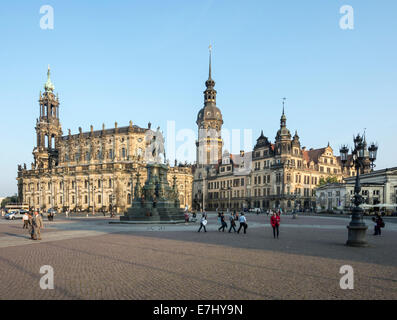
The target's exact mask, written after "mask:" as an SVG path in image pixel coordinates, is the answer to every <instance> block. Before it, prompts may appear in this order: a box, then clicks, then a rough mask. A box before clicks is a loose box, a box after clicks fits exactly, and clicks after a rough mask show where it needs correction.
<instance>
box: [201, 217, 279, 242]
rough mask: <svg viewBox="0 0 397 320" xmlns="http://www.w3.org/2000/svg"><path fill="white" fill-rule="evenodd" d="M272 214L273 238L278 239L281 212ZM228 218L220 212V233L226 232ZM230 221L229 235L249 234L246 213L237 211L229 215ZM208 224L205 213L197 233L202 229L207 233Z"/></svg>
mask: <svg viewBox="0 0 397 320" xmlns="http://www.w3.org/2000/svg"><path fill="white" fill-rule="evenodd" d="M269 213H271V217H270V225H271V226H272V228H273V237H274V238H277V239H278V236H279V233H280V232H279V227H280V222H281V218H280V215H281V212H280V211H278V212H276V211H275V212H272V211H270V212H268V215H269ZM226 220H227V218H226V217H225V214H224V213H223V212H219V213H218V222H219V223H220V227H219V228H218V231H219V232H220V231H222V232H225V230H226V229H227V228H228V224H227V222H226ZM228 220H229V223H230V227H229V231H228V232H229V233H231V232H232V230H233V231H234V232H235V233H240V231H241V230H243V232H244V233H247V228H248V224H247V218H246V217H245V214H244V212H241V213H240V214H238V213H237V212H236V211H234V212H229V215H228ZM237 221H238V222H239V223H240V225H239V228H238V230H236V226H237V225H236V222H237ZM207 224H208V220H207V213H206V212H205V211H203V213H202V215H201V219H200V227H199V229H198V231H197V232H200V231H201V230H202V229H203V230H204V232H207V228H206V226H207Z"/></svg>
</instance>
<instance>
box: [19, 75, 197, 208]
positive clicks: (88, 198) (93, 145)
mask: <svg viewBox="0 0 397 320" xmlns="http://www.w3.org/2000/svg"><path fill="white" fill-rule="evenodd" d="M44 90H45V91H44V92H43V93H41V92H40V96H39V108H40V112H39V113H40V117H39V118H38V119H37V120H36V135H37V146H36V147H35V148H34V149H33V157H34V162H32V164H31V166H30V168H27V167H26V164H24V165H23V166H22V165H19V166H18V177H17V181H18V196H19V201H20V202H21V203H25V204H27V205H28V206H29V208H30V209H40V210H48V209H50V208H54V209H56V210H59V211H67V210H68V211H72V212H82V211H86V212H93V213H95V212H109V211H113V212H117V213H122V212H125V211H126V210H127V209H128V207H130V206H131V203H132V199H133V194H134V190H133V185H134V183H133V182H136V177H137V176H138V177H140V179H141V183H142V184H143V183H144V182H145V181H146V161H145V152H146V148H147V147H148V146H147V141H146V140H145V135H146V133H147V132H148V131H149V130H151V124H150V123H149V124H148V127H147V128H141V127H139V126H137V125H135V124H133V123H132V121H130V122H129V125H128V126H124V127H119V126H118V124H117V122H116V123H115V124H114V128H105V125H102V129H101V130H94V128H93V126H91V127H90V131H88V132H83V130H82V129H81V127H80V128H79V132H78V133H77V134H72V133H71V131H70V129H69V130H68V134H67V135H63V132H62V127H61V122H60V117H59V108H60V102H59V97H58V95H55V94H54V90H55V88H54V85H53V84H52V82H51V79H50V69H49V68H48V72H47V82H46V83H45V85H44ZM174 177H176V181H177V188H178V193H179V200H180V204H181V207H185V206H186V205H188V206H189V208H190V207H191V203H192V183H193V175H192V167H191V166H189V165H182V164H179V165H177V163H176V162H175V166H174V167H171V166H169V172H168V179H169V180H170V181H169V183H170V184H172V183H173V178H174Z"/></svg>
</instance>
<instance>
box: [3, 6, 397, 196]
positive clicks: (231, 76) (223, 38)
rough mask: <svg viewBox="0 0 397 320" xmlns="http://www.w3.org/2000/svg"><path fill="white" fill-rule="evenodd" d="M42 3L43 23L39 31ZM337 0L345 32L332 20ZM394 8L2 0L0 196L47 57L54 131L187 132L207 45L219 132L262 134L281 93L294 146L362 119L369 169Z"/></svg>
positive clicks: (347, 135)
mask: <svg viewBox="0 0 397 320" xmlns="http://www.w3.org/2000/svg"><path fill="white" fill-rule="evenodd" d="M47 4H48V5H51V6H53V8H54V10H55V16H54V18H55V19H54V22H55V24H54V30H42V29H40V26H39V21H40V18H41V15H40V13H39V10H40V7H41V6H42V5H47ZM344 4H349V5H351V6H352V7H353V8H354V14H355V15H354V18H355V20H354V30H342V29H340V28H339V19H340V17H341V14H340V13H339V8H340V7H341V6H342V5H344ZM396 13H397V2H396V1H394V0H390V1H364V0H345V1H338V0H327V1H320V0H311V1H309V0H307V1H295V0H289V1H286V0H284V1H282V0H281V1H280V0H277V1H276V0H274V1H265V0H257V1H250V0H245V1H241V0H240V1H234V0H203V1H186V0H178V1H174V0H161V1H160V0H158V1H153V0H152V1H149V0H145V1H143V0H141V1H121V0H112V1H110V0H109V1H95V2H94V1H88V0H86V1H73V0H68V1H49V0H46V1H35V0H29V1H28V0H26V1H9V0H8V1H1V3H0V35H1V50H0V70H1V72H0V74H1V76H0V105H1V111H2V112H1V116H2V117H1V125H0V136H1V150H2V151H4V152H2V155H1V162H0V170H1V179H0V196H5V195H9V194H12V193H14V192H16V190H17V187H16V180H15V177H16V174H17V164H19V163H24V162H26V163H27V164H28V166H29V165H30V163H31V162H32V160H33V156H32V150H33V147H34V145H35V131H34V126H35V119H36V118H37V117H38V115H39V108H38V105H37V100H38V97H39V91H40V90H43V85H44V83H45V81H46V69H47V65H48V64H50V65H51V70H52V77H51V78H52V81H53V83H54V85H55V88H56V92H59V96H60V100H61V109H60V117H61V122H62V128H63V131H64V133H65V134H66V133H67V129H68V128H71V129H72V132H73V133H76V132H77V131H78V127H79V126H81V127H82V128H83V130H85V131H87V130H89V126H90V124H92V125H94V128H96V129H99V128H101V126H102V123H103V122H104V123H105V125H106V127H113V126H114V122H115V121H117V122H118V123H119V126H124V125H128V122H129V120H132V121H133V122H134V123H135V124H137V125H140V126H146V124H147V123H148V121H151V122H152V123H153V125H154V126H156V127H157V125H160V126H161V127H162V128H163V129H165V128H166V121H167V120H175V121H176V127H177V130H179V129H183V128H192V129H194V130H195V131H196V124H195V121H196V115H197V112H198V111H199V109H200V108H201V107H202V104H203V95H202V92H203V90H204V89H205V87H204V82H205V80H206V78H207V76H208V45H209V43H210V42H211V43H213V47H214V49H213V78H214V80H215V81H216V89H217V91H218V98H217V103H218V106H219V107H220V108H221V110H222V113H223V117H224V121H225V123H224V126H225V128H228V129H245V128H251V129H253V133H254V139H256V137H257V136H258V135H259V133H260V130H261V129H263V130H264V133H265V135H267V136H268V137H269V138H270V139H271V140H274V137H275V135H276V131H277V129H278V127H279V119H280V115H281V98H282V97H284V96H285V97H287V98H288V100H287V104H286V114H287V119H288V120H287V126H288V127H289V129H290V130H291V131H292V132H294V131H295V129H297V130H298V133H299V135H300V137H301V142H302V146H307V147H313V148H318V147H323V146H326V144H327V142H328V141H329V142H330V144H331V146H332V147H333V148H334V150H335V151H337V150H338V148H339V146H340V145H341V144H342V143H348V144H350V145H351V144H352V135H353V133H357V132H360V131H361V132H362V131H363V129H364V128H367V137H368V140H376V141H378V142H379V153H378V158H379V160H378V161H377V168H384V167H391V166H396V165H397V159H396V158H397V148H396V137H395V136H396V135H395V132H396V129H395V127H396V126H395V123H396V118H397V111H396V110H397V108H396V106H397V80H396V75H397V72H396V71H397V59H396V52H397V50H396V49H397V48H396V47H397V44H396V30H397V17H396ZM181 160H184V159H181ZM188 160H191V161H192V160H194V159H188Z"/></svg>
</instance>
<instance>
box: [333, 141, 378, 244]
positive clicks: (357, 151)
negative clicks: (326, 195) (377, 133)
mask: <svg viewBox="0 0 397 320" xmlns="http://www.w3.org/2000/svg"><path fill="white" fill-rule="evenodd" d="M353 141H354V150H352V161H351V162H348V152H349V149H348V147H347V146H345V145H344V146H342V147H341V149H340V159H341V162H342V167H347V168H349V167H354V168H355V170H356V183H355V186H354V197H353V203H354V208H353V210H352V217H351V221H350V223H349V225H348V226H347V229H348V240H347V242H346V245H348V246H352V247H366V246H367V245H368V244H367V242H366V240H365V233H366V231H367V229H368V226H367V225H366V224H365V222H364V220H363V209H362V208H361V207H360V205H361V204H362V203H363V202H364V199H363V197H362V196H361V194H360V191H361V185H360V170H361V168H364V165H365V141H363V137H362V136H360V135H359V134H358V135H357V136H356V137H354V138H353ZM377 150H378V147H377V146H376V145H375V144H374V143H372V144H371V146H370V147H369V150H368V151H369V153H370V155H369V160H370V162H371V167H372V168H373V167H374V164H373V162H374V161H375V160H376V153H377Z"/></svg>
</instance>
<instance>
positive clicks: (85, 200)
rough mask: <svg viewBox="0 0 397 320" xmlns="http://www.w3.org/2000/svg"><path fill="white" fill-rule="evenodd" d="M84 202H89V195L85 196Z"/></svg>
mask: <svg viewBox="0 0 397 320" xmlns="http://www.w3.org/2000/svg"><path fill="white" fill-rule="evenodd" d="M84 203H85V204H87V203H88V196H87V195H85V196H84Z"/></svg>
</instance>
